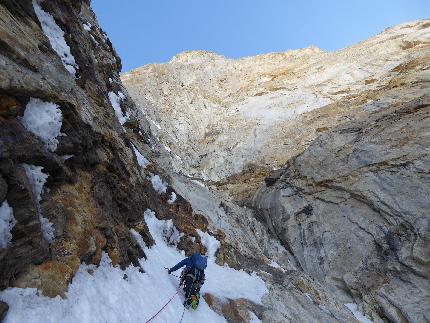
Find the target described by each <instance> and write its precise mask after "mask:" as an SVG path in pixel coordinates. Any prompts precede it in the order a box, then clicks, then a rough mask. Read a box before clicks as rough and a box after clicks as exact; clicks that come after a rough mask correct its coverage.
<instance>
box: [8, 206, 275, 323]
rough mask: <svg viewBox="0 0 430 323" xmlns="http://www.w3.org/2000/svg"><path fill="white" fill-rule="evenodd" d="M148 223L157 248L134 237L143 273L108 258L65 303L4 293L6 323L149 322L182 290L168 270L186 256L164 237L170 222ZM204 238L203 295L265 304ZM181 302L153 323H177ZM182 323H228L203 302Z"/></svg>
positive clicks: (249, 278) (254, 284)
mask: <svg viewBox="0 0 430 323" xmlns="http://www.w3.org/2000/svg"><path fill="white" fill-rule="evenodd" d="M144 217H145V221H146V223H147V225H148V228H149V231H150V233H151V235H152V237H153V238H154V241H155V245H154V246H152V247H151V248H147V247H146V246H145V245H144V244H143V240H142V238H141V237H140V235H139V234H138V233H137V232H135V231H132V234H133V236H134V237H135V238H136V240H137V242H138V243H139V244H140V246H141V247H142V248H143V249H144V251H145V254H146V256H147V260H143V259H142V260H141V261H140V263H141V266H142V268H143V269H144V271H145V273H140V272H139V270H138V268H136V267H133V266H130V267H128V268H127V269H126V270H124V271H123V270H121V269H120V268H118V267H114V266H112V264H111V261H110V259H109V257H108V256H107V255H106V254H104V255H103V258H102V261H101V263H100V266H99V267H96V266H94V265H81V267H80V269H79V271H78V273H77V274H76V276H75V278H74V279H73V282H72V284H71V285H70V287H69V291H68V293H67V298H66V299H61V298H60V297H56V298H53V299H51V298H48V297H44V296H38V292H37V290H36V289H30V288H28V289H19V288H9V289H7V290H5V291H3V292H2V293H1V294H0V300H4V301H6V302H7V303H8V304H9V305H10V309H9V312H8V315H7V317H6V319H5V321H4V322H5V323H12V322H34V323H38V322H44V323H45V322H46V323H49V322H52V323H58V322H63V323H72V322H73V323H75V322H81V323H86V322H88V323H90V322H91V323H98V322H100V323H102V322H103V323H106V322H108V323H109V322H112V323H113V322H123V323H126V322H130V323H131V322H133V323H134V322H145V321H146V320H147V319H148V318H150V317H151V316H152V315H154V314H155V313H156V312H157V311H158V310H159V309H160V308H161V307H162V306H163V305H164V304H165V303H166V302H167V301H168V300H169V299H170V297H172V296H173V295H174V294H175V293H176V292H177V290H178V289H177V288H178V278H176V277H174V276H173V275H168V274H167V272H166V271H165V269H164V267H171V266H173V265H175V264H176V263H177V262H179V261H180V260H182V259H183V258H184V257H185V256H184V254H183V253H181V252H179V251H178V250H177V249H176V248H175V247H174V246H170V245H169V244H168V243H167V241H166V240H169V239H170V238H169V237H166V236H165V232H166V227H172V223H171V221H161V220H158V219H157V218H156V217H155V214H154V212H152V211H150V210H147V211H146V212H145V215H144ZM167 231H169V230H167ZM200 235H201V236H202V240H203V243H204V244H205V245H206V247H207V248H208V256H209V258H208V268H207V270H206V283H205V285H203V288H202V294H204V293H211V294H213V295H216V296H218V297H224V298H230V299H236V298H247V299H249V300H252V301H254V302H257V303H261V297H262V296H263V295H264V294H265V293H266V292H267V289H266V286H265V284H264V282H263V281H262V280H261V279H260V278H258V277H257V276H255V275H248V274H247V273H245V272H243V271H236V270H233V269H231V268H228V267H221V266H218V265H216V264H215V258H214V253H215V251H216V249H217V248H218V246H219V242H218V241H217V240H216V239H215V238H213V237H212V236H210V235H209V234H207V233H203V232H200ZM233 282H234V283H233ZM183 301H184V297H183V295H182V292H181V293H180V294H179V295H177V296H176V297H175V298H174V299H173V300H172V301H171V302H170V303H169V304H168V305H167V306H166V307H165V309H164V310H163V311H162V312H161V313H160V314H159V315H157V317H156V318H155V319H154V320H153V322H176V321H177V322H179V320H180V317H181V314H182V310H183V306H182V303H183ZM183 322H225V319H224V318H223V317H221V316H219V315H218V314H216V313H215V312H213V311H212V310H211V309H210V308H209V306H208V305H207V304H206V302H205V301H204V299H203V298H201V300H200V305H199V308H198V309H197V310H196V311H191V310H186V312H185V315H184V320H183Z"/></svg>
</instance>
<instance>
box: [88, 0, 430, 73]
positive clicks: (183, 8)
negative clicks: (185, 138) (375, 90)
mask: <svg viewBox="0 0 430 323" xmlns="http://www.w3.org/2000/svg"><path fill="white" fill-rule="evenodd" d="M91 6H92V8H93V10H94V11H95V13H96V14H97V17H98V20H99V24H100V25H101V27H102V28H103V30H105V31H106V32H107V33H108V35H109V38H110V40H111V41H112V43H113V45H114V47H115V49H116V50H117V52H118V53H119V55H120V57H121V59H122V63H123V71H129V70H131V69H133V68H136V67H139V66H142V65H144V64H149V63H162V62H166V61H168V60H170V58H171V57H172V56H174V55H175V54H177V53H179V52H182V51H185V50H195V49H202V50H208V51H213V52H216V53H219V54H221V55H224V56H226V57H228V58H237V57H243V56H250V55H256V54H263V53H269V52H278V51H286V50H289V49H297V48H302V47H306V46H309V45H315V46H318V47H320V48H321V49H323V50H328V51H333V50H337V49H340V48H343V47H346V46H348V45H352V44H354V43H356V42H358V41H360V40H364V39H366V38H368V37H369V36H371V35H374V34H376V33H378V32H380V31H382V30H383V29H385V28H387V27H389V26H392V25H395V24H398V23H401V22H406V21H410V20H416V19H424V18H430V0H319V1H317V0H294V1H292V0H123V1H118V0H92V4H91Z"/></svg>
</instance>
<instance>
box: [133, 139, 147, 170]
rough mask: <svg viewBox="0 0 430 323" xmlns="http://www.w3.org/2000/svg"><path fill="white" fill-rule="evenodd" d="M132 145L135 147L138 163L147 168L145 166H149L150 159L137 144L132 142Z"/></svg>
mask: <svg viewBox="0 0 430 323" xmlns="http://www.w3.org/2000/svg"><path fill="white" fill-rule="evenodd" d="M131 147H132V148H133V152H134V155H135V156H136V159H137V164H138V165H139V166H140V167H142V168H143V169H145V167H146V166H148V164H149V161H148V160H147V159H146V158H145V157H144V156H143V155H142V154H141V153H140V151H139V150H138V149H137V148H136V146H135V145H133V144H131Z"/></svg>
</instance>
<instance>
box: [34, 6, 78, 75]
mask: <svg viewBox="0 0 430 323" xmlns="http://www.w3.org/2000/svg"><path fill="white" fill-rule="evenodd" d="M33 8H34V12H35V13H36V16H37V18H38V19H39V22H40V24H41V26H42V30H43V32H44V34H45V35H46V37H48V39H49V42H50V44H51V47H52V49H53V50H54V51H55V52H56V53H57V54H58V56H60V58H61V61H62V62H63V65H64V67H65V68H66V69H67V70H68V71H69V72H70V74H72V75H73V76H75V74H76V70H77V69H78V66H77V65H76V62H75V58H74V57H73V55H72V54H71V53H70V47H69V46H68V45H67V43H66V41H65V39H64V31H63V30H62V29H61V28H60V27H59V26H58V25H57V24H56V23H55V20H54V18H53V17H52V16H51V15H50V14H49V13H47V12H46V11H44V10H43V9H42V8H41V7H40V5H39V1H37V0H33Z"/></svg>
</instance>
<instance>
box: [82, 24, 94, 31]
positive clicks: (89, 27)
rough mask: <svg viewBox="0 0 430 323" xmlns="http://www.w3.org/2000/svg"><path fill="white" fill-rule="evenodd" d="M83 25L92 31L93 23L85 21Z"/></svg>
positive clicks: (85, 28)
mask: <svg viewBox="0 0 430 323" xmlns="http://www.w3.org/2000/svg"><path fill="white" fill-rule="evenodd" d="M82 26H83V27H84V30H86V31H91V27H92V25H91V24H90V23H89V22H84V23H83V24H82Z"/></svg>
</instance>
